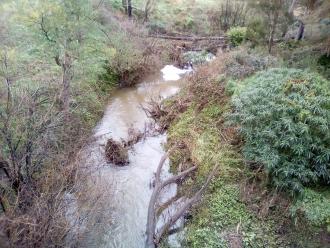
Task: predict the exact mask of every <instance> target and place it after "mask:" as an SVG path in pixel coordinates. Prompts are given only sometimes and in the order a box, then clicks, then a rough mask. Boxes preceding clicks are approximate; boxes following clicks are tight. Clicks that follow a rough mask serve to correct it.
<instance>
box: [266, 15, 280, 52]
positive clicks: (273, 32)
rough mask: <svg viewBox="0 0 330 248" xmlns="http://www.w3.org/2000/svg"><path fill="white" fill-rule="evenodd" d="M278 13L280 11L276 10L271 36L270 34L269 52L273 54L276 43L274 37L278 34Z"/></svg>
mask: <svg viewBox="0 0 330 248" xmlns="http://www.w3.org/2000/svg"><path fill="white" fill-rule="evenodd" d="M278 11H279V10H275V13H274V19H273V22H272V25H271V30H270V34H269V40H268V52H269V53H271V52H272V47H273V43H274V35H275V32H276V26H277V22H278V15H279V13H278Z"/></svg>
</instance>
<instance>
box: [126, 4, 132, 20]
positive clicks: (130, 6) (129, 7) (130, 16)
mask: <svg viewBox="0 0 330 248" xmlns="http://www.w3.org/2000/svg"><path fill="white" fill-rule="evenodd" d="M127 15H128V18H130V19H131V18H132V0H127Z"/></svg>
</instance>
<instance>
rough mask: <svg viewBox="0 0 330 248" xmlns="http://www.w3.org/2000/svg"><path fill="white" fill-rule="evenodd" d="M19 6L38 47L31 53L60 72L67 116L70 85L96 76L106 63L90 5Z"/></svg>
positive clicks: (80, 1)
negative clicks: (51, 64)
mask: <svg viewBox="0 0 330 248" xmlns="http://www.w3.org/2000/svg"><path fill="white" fill-rule="evenodd" d="M18 2H19V6H20V7H21V10H22V11H21V13H24V14H25V15H26V17H25V18H24V19H23V20H24V22H26V23H31V24H30V25H29V26H27V27H28V30H29V31H31V32H33V33H34V34H35V37H34V42H36V43H37V44H38V45H39V46H38V47H34V50H36V51H38V53H39V54H41V55H42V56H43V58H44V59H45V58H46V59H51V60H52V61H53V63H55V64H56V65H57V66H58V68H59V69H60V71H61V79H60V81H61V84H62V91H61V94H60V100H61V106H62V110H63V111H64V112H66V113H68V112H69V109H70V101H71V99H70V90H71V84H72V81H73V80H82V79H83V80H86V77H87V78H89V77H90V76H95V75H96V74H97V73H98V71H99V70H100V69H99V68H102V66H101V65H100V63H102V61H104V60H105V53H103V52H102V50H105V42H104V39H105V37H104V35H103V33H102V32H101V30H100V29H99V27H98V25H99V23H97V22H96V21H95V19H96V18H95V17H96V14H95V13H94V11H93V7H92V4H91V2H90V1H88V0H47V1H39V0H36V1H33V2H32V3H30V2H27V1H25V0H20V1H18Z"/></svg>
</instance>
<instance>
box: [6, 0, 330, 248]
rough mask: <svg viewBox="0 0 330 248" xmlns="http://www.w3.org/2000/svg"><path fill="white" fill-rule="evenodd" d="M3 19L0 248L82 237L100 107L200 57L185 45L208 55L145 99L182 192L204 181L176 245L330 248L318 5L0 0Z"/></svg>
mask: <svg viewBox="0 0 330 248" xmlns="http://www.w3.org/2000/svg"><path fill="white" fill-rule="evenodd" d="M0 13H1V15H0V80H1V87H0V141H1V150H0V206H1V207H0V246H1V247H2V246H4V247H77V246H79V245H80V244H81V243H84V244H86V243H88V242H84V241H86V240H84V239H85V238H86V237H88V228H89V227H93V228H94V227H95V226H98V225H99V223H98V220H99V219H100V218H101V217H100V216H103V215H102V213H100V212H99V211H100V210H99V209H101V207H100V206H101V205H102V197H109V196H104V195H103V193H104V192H91V189H89V188H88V187H89V185H88V183H86V182H88V180H89V178H90V177H89V176H90V175H91V174H93V171H91V169H90V168H86V166H85V164H84V163H82V161H81V160H85V159H84V158H86V157H88V154H82V152H83V151H85V149H84V148H85V147H86V145H87V144H88V142H89V141H90V137H91V130H92V128H93V127H94V126H95V124H96V122H97V120H98V119H99V118H100V117H101V114H102V110H103V105H104V103H105V101H106V100H107V98H108V96H109V95H111V92H112V90H114V89H115V88H117V87H127V86H133V85H134V84H136V83H138V82H139V81H140V80H142V79H143V78H144V77H145V76H146V75H147V74H150V73H152V72H154V71H158V70H159V68H160V67H161V66H162V65H163V64H164V63H169V62H170V63H175V64H177V65H181V66H183V65H185V64H187V62H191V61H193V62H195V61H199V60H200V59H199V58H195V57H194V55H193V54H188V55H187V53H186V54H185V55H183V52H187V51H189V52H192V51H193V52H196V51H197V52H201V54H207V53H208V52H212V53H214V54H215V55H217V57H216V59H214V60H213V61H211V62H209V63H208V64H204V65H195V66H194V69H195V72H194V73H193V74H191V75H189V76H187V77H186V78H185V79H183V81H184V83H185V85H186V86H185V87H184V89H183V90H182V91H181V92H180V93H179V94H178V95H177V96H175V97H174V98H172V99H169V100H167V101H165V102H163V103H162V104H161V105H155V106H154V107H157V108H158V109H157V113H156V114H155V116H154V117H155V119H157V122H158V125H157V126H158V128H159V131H161V132H164V131H166V132H167V133H168V143H167V144H166V148H167V149H168V150H169V151H171V152H170V153H169V158H170V164H171V171H172V172H173V173H174V174H176V175H180V173H182V172H184V171H187V170H188V171H190V170H189V167H185V168H183V166H182V165H187V166H188V165H189V166H191V168H194V170H191V172H192V173H191V174H190V177H189V178H188V179H187V180H182V181H181V180H180V181H179V183H178V185H179V188H178V195H177V199H179V198H180V197H184V198H189V197H191V196H193V195H194V193H195V192H198V189H201V188H203V185H204V184H205V181H207V182H208V184H207V185H208V188H207V190H205V191H204V188H203V194H201V195H203V197H201V201H199V202H198V203H197V201H196V203H195V202H194V204H191V205H193V206H192V208H190V210H189V211H184V213H183V214H182V215H183V216H184V232H182V233H183V236H182V237H181V239H180V240H179V242H180V244H181V246H182V247H189V248H194V247H196V248H199V247H208V248H213V247H327V246H328V244H329V242H330V234H329V229H330V193H329V181H330V168H329V164H330V152H329V149H330V137H329V127H330V119H329V118H330V115H329V113H330V112H329V111H330V110H329V106H330V103H329V99H330V98H329V97H330V96H329V94H330V88H329V85H330V82H329V80H330V55H329V54H330V38H329V37H330V33H329V30H330V16H329V13H330V4H329V2H328V1H326V0H313V1H312V0H290V1H289V0H262V1H254V0H247V1H229V0H221V1H215V0H207V1H204V0H194V1H190V0H160V1H153V0H145V1H144V0H136V1H134V0H132V1H125V0H124V1H119V0H99V1H98V0H95V1H92V0H47V1H41V0H33V1H27V0H2V1H1V3H0ZM115 146H117V144H115ZM109 147H110V148H111V147H113V146H112V144H111V143H109V144H108V148H109ZM116 148H117V147H116ZM110 150H111V151H112V150H114V149H110ZM115 153H117V154H119V153H120V154H119V155H118V156H122V158H121V161H120V162H122V163H123V164H126V162H127V154H126V151H125V154H124V153H123V154H121V151H116V152H115ZM113 154H114V153H113V152H111V153H110V155H109V156H108V159H110V160H111V161H113V160H116V159H118V158H114V157H113ZM213 168H218V171H217V173H215V175H214V174H213V173H211V171H213ZM210 173H211V175H212V176H213V177H212V178H213V179H212V181H208V178H209V175H210ZM86 192H88V193H86ZM155 205H156V204H155ZM102 209H104V208H102ZM72 213H74V214H72ZM68 215H69V216H68ZM110 222H111V221H110V220H109V224H111V223H110ZM98 228H107V227H106V226H102V227H101V226H100V227H98ZM179 230H181V229H180V228H179ZM153 231H154V230H153ZM86 233H87V234H86ZM164 237H166V235H164V233H162V237H161V238H158V240H157V245H159V246H163V247H167V246H171V244H170V242H168V240H167V239H166V238H164ZM149 241H150V242H151V243H152V237H151V238H150V239H149ZM80 242H81V243H80ZM159 242H161V244H159ZM153 245H154V244H153Z"/></svg>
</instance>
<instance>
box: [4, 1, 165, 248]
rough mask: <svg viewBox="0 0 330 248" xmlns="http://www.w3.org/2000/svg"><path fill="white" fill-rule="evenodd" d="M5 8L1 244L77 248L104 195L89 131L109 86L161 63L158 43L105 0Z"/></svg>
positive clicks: (13, 3)
mask: <svg viewBox="0 0 330 248" xmlns="http://www.w3.org/2000/svg"><path fill="white" fill-rule="evenodd" d="M0 13H1V15H0V37H1V38H0V78H1V87H0V96H1V98H0V133H1V134H0V141H1V150H0V206H1V207H0V211H1V212H0V227H1V228H0V230H1V231H0V244H1V245H0V246H1V247H71V246H76V245H78V246H79V242H83V240H84V238H86V235H87V234H88V231H89V230H88V227H93V228H95V226H97V225H98V224H97V222H96V221H95V220H96V219H97V218H98V214H99V212H98V211H99V210H98V209H99V206H100V205H101V204H102V197H103V196H104V195H105V194H106V192H102V191H101V192H94V191H93V192H89V194H88V195H86V194H85V193H86V192H88V191H91V190H92V189H90V188H89V185H88V183H86V182H87V181H89V180H91V177H90V175H92V173H93V170H95V169H96V168H94V169H93V168H90V167H89V166H87V165H86V161H85V162H83V161H82V160H84V157H88V155H86V154H83V152H86V151H87V149H86V145H88V142H89V141H90V137H91V131H92V129H93V128H94V126H95V125H96V122H97V121H98V120H99V119H100V117H101V115H102V112H103V105H104V104H105V101H106V100H107V98H108V96H109V95H110V94H111V90H112V89H114V88H116V87H119V86H120V87H123V86H128V85H134V84H136V83H137V82H138V80H139V79H141V78H142V77H143V76H145V74H146V73H148V72H150V71H151V70H156V69H157V65H158V66H160V63H161V62H160V59H159V58H160V57H161V56H162V55H161V52H158V53H155V52H154V50H153V49H154V48H155V47H156V46H158V44H159V43H157V42H155V41H152V40H143V39H141V38H139V37H137V36H133V32H131V31H130V29H133V28H135V27H136V26H135V24H134V23H131V22H130V23H128V24H129V25H128V24H127V26H125V22H124V21H122V22H121V21H120V20H118V19H116V18H115V15H113V13H112V12H111V9H108V5H106V3H101V2H98V1H89V0H80V1H71V0H65V1H61V0H52V1H37V0H36V1H24V0H17V1H16V0H14V1H11V0H5V1H1V3H0ZM141 33H143V30H142V28H141ZM151 65H152V66H151ZM107 197H109V196H107ZM109 223H110V220H109ZM99 228H102V227H99ZM104 228H105V227H104ZM85 243H86V242H85Z"/></svg>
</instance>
